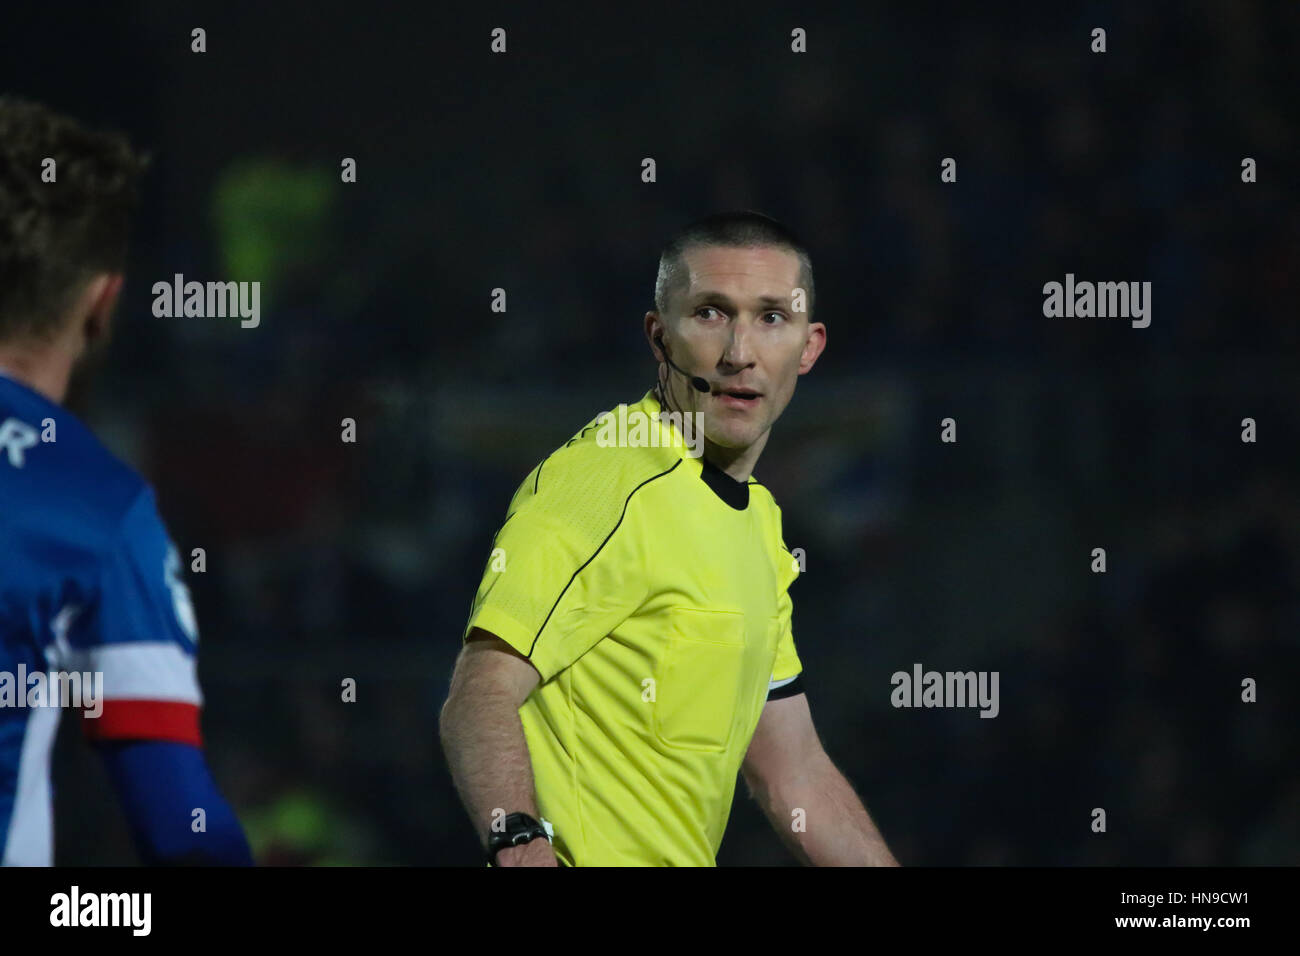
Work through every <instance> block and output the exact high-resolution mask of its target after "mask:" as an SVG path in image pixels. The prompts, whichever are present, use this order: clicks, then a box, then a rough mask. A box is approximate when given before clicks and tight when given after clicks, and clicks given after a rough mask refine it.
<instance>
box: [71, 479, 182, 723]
mask: <svg viewBox="0 0 1300 956" xmlns="http://www.w3.org/2000/svg"><path fill="white" fill-rule="evenodd" d="M62 637H63V638H64V640H65V641H66V644H67V650H68V652H69V654H70V658H71V659H72V660H75V661H76V662H77V665H76V669H78V670H82V671H86V672H90V673H91V674H92V675H95V679H96V680H97V681H102V685H101V689H100V694H99V700H98V701H96V702H94V705H93V706H90V705H88V706H85V707H83V711H82V717H83V720H82V726H83V728H84V731H85V734H86V736H87V737H88V738H89V739H91V740H92V741H104V740H166V741H173V742H176V743H185V744H192V745H194V746H201V745H202V739H201V736H200V733H199V709H200V707H201V706H202V703H203V699H202V694H201V693H200V691H199V683H198V673H197V661H196V657H197V652H198V638H199V634H198V626H197V623H196V621H195V617H194V609H193V605H192V604H191V602H190V595H189V589H188V588H187V587H186V585H185V582H184V580H183V578H182V571H181V561H180V555H179V554H178V553H177V550H176V547H175V546H174V545H173V544H172V542H171V540H170V538H169V537H168V535H167V530H166V528H165V527H164V525H163V522H162V518H161V517H160V516H159V514H158V509H157V505H156V503H155V501H154V495H153V491H152V490H151V489H149V488H147V487H146V488H145V489H144V490H143V491H142V492H141V494H140V495H139V496H138V497H137V498H136V500H135V502H134V504H133V505H132V506H131V508H130V509H129V510H128V511H127V513H126V515H125V516H124V517H123V519H122V522H121V524H120V526H119V528H118V533H117V536H116V539H115V540H114V541H113V542H112V543H111V544H110V546H109V548H108V550H107V553H106V554H105V556H104V560H103V563H102V567H101V571H100V579H99V587H98V589H97V596H96V600H95V601H94V603H93V604H92V606H90V607H88V608H86V609H85V611H84V612H83V613H81V614H80V615H78V617H77V618H76V619H75V620H74V621H73V622H71V623H70V625H69V626H67V628H66V631H65V634H64V635H62Z"/></svg>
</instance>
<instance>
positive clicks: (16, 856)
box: [0, 707, 62, 866]
mask: <svg viewBox="0 0 1300 956" xmlns="http://www.w3.org/2000/svg"><path fill="white" fill-rule="evenodd" d="M61 713H62V710H61V709H60V708H58V707H33V708H32V710H31V711H30V712H29V716H28V718H27V726H26V727H24V728H23V730H24V734H23V749H22V752H21V754H20V755H19V757H18V787H17V789H16V791H15V794H14V810H13V813H12V814H11V815H10V817H9V834H8V836H7V838H6V839H5V844H4V850H3V853H0V863H3V865H5V866H53V865H54V792H53V790H52V789H51V787H50V752H51V751H52V750H53V749H54V737H55V734H56V733H57V732H58V729H59V715H60V714H61Z"/></svg>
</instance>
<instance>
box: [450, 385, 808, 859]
mask: <svg viewBox="0 0 1300 956" xmlns="http://www.w3.org/2000/svg"><path fill="white" fill-rule="evenodd" d="M659 411H660V407H659V404H658V402H657V401H656V399H655V397H654V394H653V392H647V393H646V395H645V396H644V397H643V398H642V399H641V401H640V402H638V403H636V404H635V405H630V406H619V407H618V408H616V409H615V410H614V411H613V412H612V413H611V414H612V415H613V418H612V419H611V420H609V422H608V423H607V424H605V425H603V426H602V418H601V417H600V416H597V418H596V419H594V420H593V421H592V422H591V423H589V424H588V425H587V426H586V427H585V428H583V429H582V431H580V432H579V433H578V434H577V435H575V436H574V437H573V438H572V439H570V440H569V441H568V442H567V443H566V444H565V445H563V446H562V447H560V448H558V449H556V451H555V452H554V453H552V454H551V455H550V456H549V457H548V458H546V459H545V460H544V461H542V463H541V464H539V465H538V466H537V467H536V468H535V469H533V471H532V472H530V473H529V475H528V477H527V478H526V479H525V480H524V482H523V483H522V484H521V485H520V486H519V489H518V491H516V492H515V495H514V498H513V499H512V500H511V502H510V508H509V511H508V513H507V515H506V520H505V523H504V524H503V525H502V526H501V529H500V530H499V531H498V533H497V536H496V538H495V540H494V542H493V550H492V556H491V557H490V558H489V561H488V567H487V570H486V571H485V572H484V575H483V580H482V582H481V584H480V585H479V589H478V593H477V594H476V596H475V598H474V604H473V607H472V609H471V612H470V618H469V623H468V625H467V626H466V628H465V637H468V635H469V632H470V630H471V629H472V628H475V627H479V628H482V629H483V630H485V631H489V632H490V633H492V634H495V635H496V636H498V637H500V638H501V639H502V640H504V641H506V642H507V643H508V644H510V645H511V646H512V647H514V648H515V649H516V650H518V651H519V652H520V653H521V654H523V655H525V656H527V657H528V659H529V660H531V661H532V663H533V664H534V666H536V668H537V670H538V671H539V672H540V674H541V678H542V682H541V684H540V685H539V686H538V687H537V689H536V690H535V691H534V692H533V693H532V694H531V695H530V696H529V698H528V700H526V701H525V702H524V704H523V705H522V706H521V707H520V709H519V715H520V718H521V720H522V723H523V728H524V735H525V738H526V740H527V742H528V750H529V754H530V755H531V758H532V767H533V774H534V778H535V783H536V790H537V800H538V810H539V812H540V813H541V815H542V817H544V818H545V819H546V820H547V821H548V822H549V823H551V825H552V826H553V828H554V837H553V844H554V848H555V852H556V855H557V856H558V857H559V859H560V861H561V862H562V863H564V864H568V865H570V866H620V865H651V866H713V865H715V862H716V857H717V852H718V847H719V846H720V845H721V843H722V835H723V832H724V830H725V829H726V825H727V818H728V816H729V814H730V812H731V802H732V797H733V794H734V790H735V786H736V777H737V774H738V772H739V770H740V766H741V763H742V761H743V760H744V757H745V752H746V750H747V749H748V747H749V742H750V738H751V737H752V736H753V733H754V728H755V726H756V725H757V723H758V719H759V716H760V714H761V712H762V709H763V705H764V703H765V702H766V700H767V697H768V692H769V688H771V687H775V686H777V685H782V684H784V685H790V686H787V688H786V689H787V690H793V688H794V687H796V686H798V685H797V684H795V685H791V682H792V680H793V679H794V678H795V677H797V676H798V675H799V673H800V671H801V670H802V665H801V664H800V662H799V658H798V655H797V654H796V653H795V647H794V639H793V636H792V634H791V629H790V614H791V602H790V597H789V594H788V588H789V586H790V584H791V582H792V581H793V580H794V579H795V577H796V575H797V573H798V569H797V567H796V564H795V559H794V557H793V555H791V553H790V552H789V551H788V550H787V549H786V547H785V544H784V542H783V540H782V536H781V510H780V509H779V508H778V507H777V505H776V502H775V501H774V500H773V498H772V495H771V493H770V492H769V491H768V490H767V489H766V488H765V487H763V485H761V484H759V483H758V482H756V481H755V480H754V479H753V478H751V479H750V480H749V481H748V482H738V481H735V480H734V479H732V478H731V477H729V476H728V475H726V474H725V473H724V472H722V471H721V470H720V469H718V468H716V467H714V466H712V465H710V464H708V463H707V462H706V461H705V460H704V459H703V458H702V457H694V456H693V455H692V453H691V449H690V448H689V447H688V446H687V443H686V440H685V438H684V437H683V433H682V432H681V431H679V430H678V429H677V427H676V426H675V425H668V426H664V427H662V428H661V429H660V431H659V433H658V434H657V436H656V435H655V434H654V432H653V431H650V432H646V431H645V430H643V431H642V432H641V433H640V435H638V433H637V432H636V431H635V430H634V429H629V430H628V432H627V434H625V435H623V436H619V434H618V433H617V430H616V426H617V422H618V421H619V418H620V416H621V415H623V414H624V413H626V415H627V418H626V421H627V422H628V423H635V422H636V421H637V416H638V414H639V415H640V416H645V418H642V419H641V420H642V421H643V422H644V421H647V420H649V417H650V416H653V417H654V419H655V422H656V424H657V423H658V413H659ZM687 434H690V433H689V432H687ZM620 437H622V438H623V439H624V443H623V444H621V445H620V444H611V443H610V442H611V440H613V441H618V440H619V438H620ZM651 441H657V442H658V447H654V446H651V445H650V444H648V443H649V442H651ZM638 442H645V443H638ZM504 809H505V810H506V811H507V812H512V811H513V809H514V808H511V807H506V808H504Z"/></svg>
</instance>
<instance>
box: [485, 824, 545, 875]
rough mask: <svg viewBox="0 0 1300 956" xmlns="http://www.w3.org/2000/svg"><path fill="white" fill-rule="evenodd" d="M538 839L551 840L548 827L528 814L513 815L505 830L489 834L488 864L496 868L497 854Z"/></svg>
mask: <svg viewBox="0 0 1300 956" xmlns="http://www.w3.org/2000/svg"><path fill="white" fill-rule="evenodd" d="M538 837H546V838H547V839H550V837H549V836H548V835H547V833H546V827H544V826H542V825H541V823H539V822H538V821H536V820H534V819H533V818H532V817H530V816H529V815H528V814H526V813H511V814H509V815H507V816H506V826H505V829H504V830H500V831H497V830H493V831H492V832H491V833H489V834H488V846H487V855H488V862H489V863H491V864H492V865H493V866H496V863H497V854H498V853H500V852H501V851H502V850H504V849H506V848H507V847H512V846H523V845H524V844H525V843H528V842H529V841H530V840H535V839H537V838H538Z"/></svg>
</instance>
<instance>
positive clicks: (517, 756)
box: [438, 687, 537, 847]
mask: <svg viewBox="0 0 1300 956" xmlns="http://www.w3.org/2000/svg"><path fill="white" fill-rule="evenodd" d="M438 733H439V736H440V738H441V740H442V749H443V752H444V753H445V754H446V757H447V766H448V767H449V768H450V770H451V777H452V780H453V781H454V782H455V784H456V791H457V792H458V793H459V794H460V799H461V802H462V803H464V805H465V809H466V811H467V812H468V813H469V817H470V820H471V822H472V823H473V825H474V832H475V833H477V834H478V838H479V842H480V843H482V844H483V846H485V847H486V846H487V840H488V833H489V832H490V828H491V825H492V821H493V819H494V817H501V816H503V815H504V814H509V813H527V814H528V815H530V816H533V817H536V816H537V801H536V797H535V794H534V790H533V767H532V762H531V760H530V759H529V756H528V744H527V741H526V740H525V738H524V727H523V724H522V723H521V722H520V720H519V709H518V707H517V705H516V704H515V703H514V702H513V701H512V700H511V698H510V696H509V693H508V692H505V691H497V690H494V689H491V688H484V687H480V688H477V689H476V692H475V693H474V694H473V695H472V696H471V695H469V694H461V695H453V696H451V697H449V698H448V699H447V702H446V704H444V705H443V708H442V715H441V717H440V718H439V721H438Z"/></svg>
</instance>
